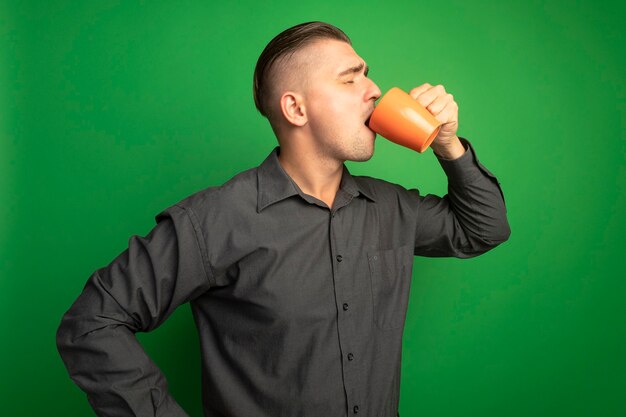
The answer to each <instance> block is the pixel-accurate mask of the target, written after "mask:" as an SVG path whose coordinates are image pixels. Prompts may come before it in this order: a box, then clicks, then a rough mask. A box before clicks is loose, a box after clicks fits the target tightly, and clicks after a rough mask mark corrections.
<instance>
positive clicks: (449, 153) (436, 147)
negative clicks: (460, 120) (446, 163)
mask: <svg viewBox="0 0 626 417" xmlns="http://www.w3.org/2000/svg"><path fill="white" fill-rule="evenodd" d="M430 147H431V148H432V150H433V152H434V153H435V155H436V156H437V157H438V158H441V159H447V160H453V159H457V158H460V157H461V156H463V154H464V153H465V147H464V146H463V144H462V143H461V141H460V140H459V137H458V136H454V137H453V138H451V139H450V140H448V141H446V142H445V143H435V142H433V143H432V144H431V146H430Z"/></svg>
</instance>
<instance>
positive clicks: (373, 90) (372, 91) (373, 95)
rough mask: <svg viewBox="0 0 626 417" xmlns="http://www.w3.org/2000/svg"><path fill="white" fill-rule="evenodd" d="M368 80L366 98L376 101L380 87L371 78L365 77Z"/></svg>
mask: <svg viewBox="0 0 626 417" xmlns="http://www.w3.org/2000/svg"><path fill="white" fill-rule="evenodd" d="M367 80H368V81H369V82H370V85H369V88H368V90H367V100H372V101H376V100H378V98H379V97H380V96H381V94H382V93H381V92H380V88H378V86H377V85H376V83H375V82H374V81H373V80H372V79H371V78H368V79H367Z"/></svg>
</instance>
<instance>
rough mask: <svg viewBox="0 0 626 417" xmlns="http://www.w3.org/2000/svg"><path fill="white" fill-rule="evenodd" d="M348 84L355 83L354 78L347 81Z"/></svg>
mask: <svg viewBox="0 0 626 417" xmlns="http://www.w3.org/2000/svg"><path fill="white" fill-rule="evenodd" d="M346 84H354V80H348V81H346Z"/></svg>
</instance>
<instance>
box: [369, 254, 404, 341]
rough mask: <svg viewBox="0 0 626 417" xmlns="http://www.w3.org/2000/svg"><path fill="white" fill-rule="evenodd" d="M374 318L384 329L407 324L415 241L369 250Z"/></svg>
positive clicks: (396, 327)
mask: <svg viewBox="0 0 626 417" xmlns="http://www.w3.org/2000/svg"><path fill="white" fill-rule="evenodd" d="M367 260H368V263H369V270H370V280H371V286H372V304H373V319H374V322H375V323H376V325H377V326H378V328H379V329H381V330H391V329H398V328H401V327H402V326H403V325H404V319H405V317H406V310H407V305H408V300H409V289H410V285H411V277H412V271H413V245H410V244H409V245H404V246H400V247H398V248H393V249H387V250H381V251H376V252H368V254H367Z"/></svg>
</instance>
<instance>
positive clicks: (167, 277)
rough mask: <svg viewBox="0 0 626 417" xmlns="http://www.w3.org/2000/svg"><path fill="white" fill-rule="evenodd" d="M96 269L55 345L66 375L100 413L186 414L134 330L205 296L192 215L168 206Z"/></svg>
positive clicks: (206, 283) (202, 258) (205, 271)
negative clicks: (145, 232) (144, 232)
mask: <svg viewBox="0 0 626 417" xmlns="http://www.w3.org/2000/svg"><path fill="white" fill-rule="evenodd" d="M156 221H157V224H156V226H155V227H154V228H153V229H152V230H151V231H150V233H149V234H148V235H147V236H145V237H139V236H136V235H133V236H132V237H131V238H130V239H129V245H128V248H127V249H126V250H124V251H123V252H122V253H121V254H120V255H119V256H117V257H116V258H115V259H114V260H113V261H112V262H111V263H110V264H109V265H108V266H106V267H104V268H100V269H98V270H96V271H95V272H94V273H93V274H92V275H91V277H90V278H89V279H88V281H87V283H86V285H85V287H84V289H83V291H82V293H81V294H80V296H79V297H78V298H77V299H76V301H75V302H74V303H73V304H72V306H71V307H70V309H69V310H68V311H67V312H66V313H65V314H64V316H63V318H62V320H61V323H60V326H59V328H58V330H57V334H56V343H57V347H58V350H59V353H60V355H61V358H62V359H63V361H64V363H65V365H66V367H67V370H68V372H69V375H70V378H71V379H72V380H73V381H74V382H75V383H76V384H77V385H78V386H79V387H80V388H81V389H82V390H83V391H84V392H85V393H86V394H87V398H88V401H89V403H90V404H91V406H92V407H93V409H94V411H95V412H96V413H97V415H98V416H112V417H113V416H115V417H124V416H168V417H173V416H186V415H187V414H186V413H185V412H184V411H183V409H182V408H181V407H180V406H179V405H178V404H177V403H176V401H175V400H174V399H173V398H172V396H171V395H170V393H169V392H168V387H167V381H166V379H165V376H164V375H163V374H162V372H161V371H160V370H159V368H158V367H157V366H156V365H155V363H154V362H153V361H152V360H151V359H150V358H149V357H148V355H147V354H146V352H145V351H144V349H143V348H142V346H141V345H140V343H139V342H138V340H137V338H136V337H135V333H136V332H140V331H141V332H147V331H151V330H153V329H155V328H156V327H158V326H159V325H160V324H161V323H163V322H164V321H165V320H166V318H167V317H169V316H170V314H171V313H172V312H173V311H174V310H175V309H176V307H177V306H179V305H181V304H183V303H186V302H188V301H189V300H191V299H193V298H195V297H197V296H199V295H200V294H201V293H203V292H205V291H206V290H207V289H208V288H209V287H210V286H211V285H210V282H211V279H212V275H211V272H210V267H209V265H208V262H207V261H206V259H207V257H206V254H205V253H204V251H203V248H204V245H203V242H204V240H203V239H202V236H201V235H199V234H200V233H201V231H200V229H199V228H198V227H197V222H196V221H195V217H194V214H193V213H192V212H189V210H188V209H185V208H183V207H181V206H178V205H174V206H172V207H170V208H168V209H167V210H164V211H163V212H161V213H159V214H158V215H157V216H156Z"/></svg>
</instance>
